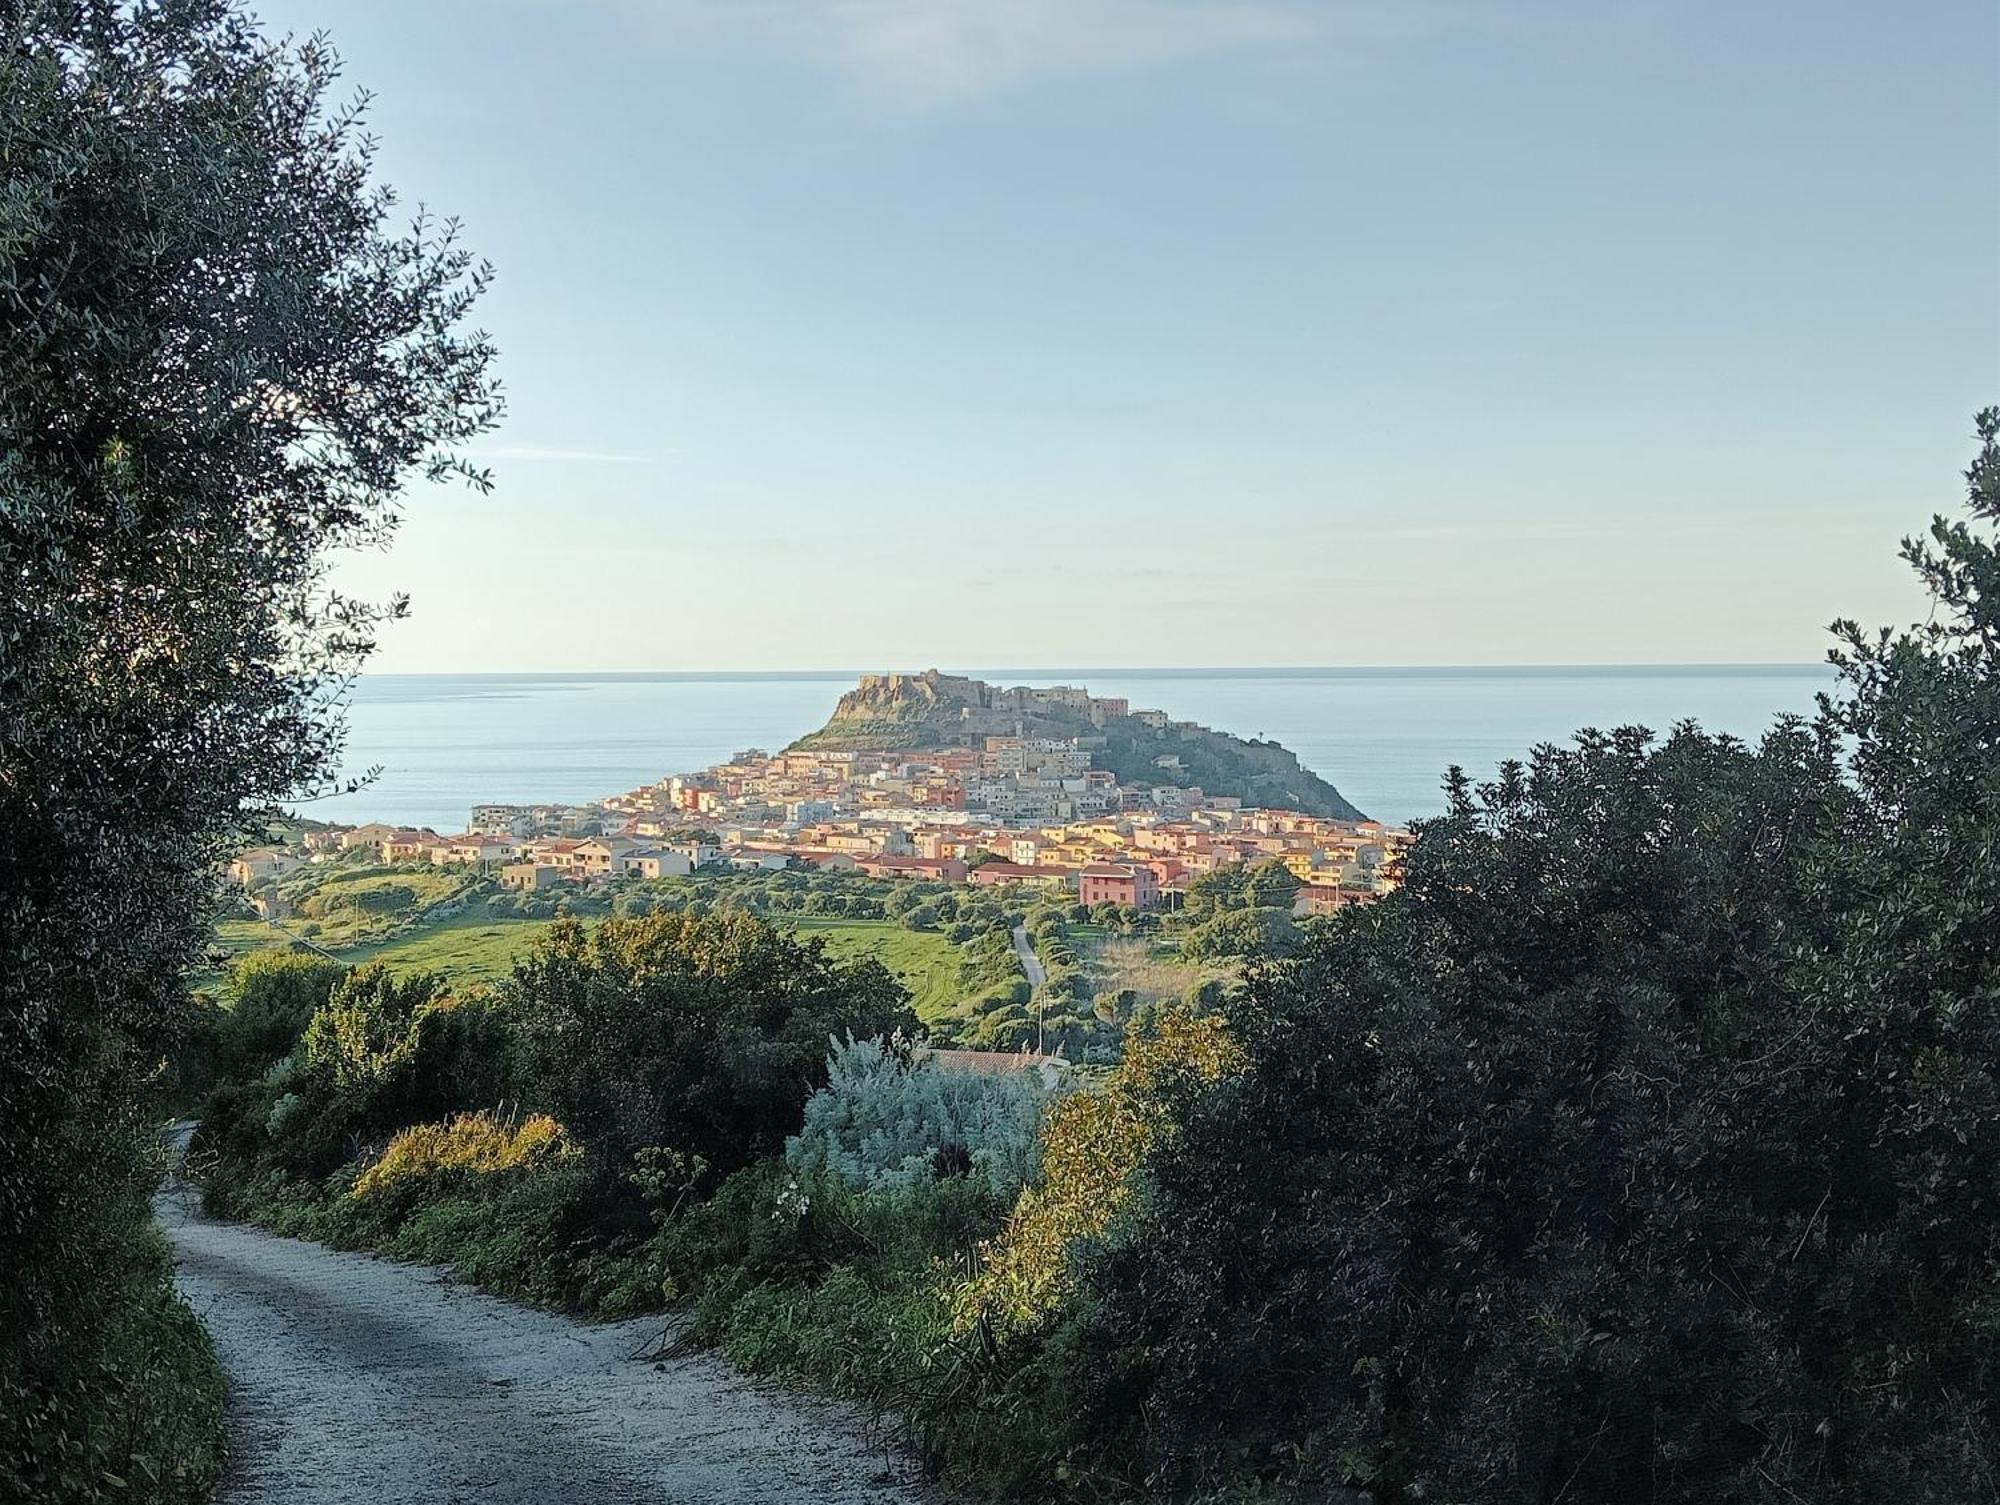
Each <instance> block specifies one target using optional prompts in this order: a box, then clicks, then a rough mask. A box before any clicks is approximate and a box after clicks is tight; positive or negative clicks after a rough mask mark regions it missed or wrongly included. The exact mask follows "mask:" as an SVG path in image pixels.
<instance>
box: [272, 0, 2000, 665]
mask: <svg viewBox="0 0 2000 1505" xmlns="http://www.w3.org/2000/svg"><path fill="white" fill-rule="evenodd" d="M254 8H255V9H257V10H258V11H259V13H260V14H262V15H263V16H264V18H265V19H266V21H267V23H268V24H269V25H270V26H271V27H272V28H274V29H276V30H280V31H285V30H289V31H295V32H298V33H305V32H310V31H313V30H318V29H323V30H325V31H327V32H328V33H329V34H330V35H331V37H332V38H333V40H334V42H335V43H336V45H337V46H338V47H339V48H340V50H341V51H342V53H343V55H344V56H345V58H346V73H345V78H344V84H345V85H346V86H351V87H353V88H365V89H367V90H369V91H370V92H371V93H372V94H373V95H374V103H373V106H372V109H371V112H370V116H369V119H370V122H371V125H372V129H373V130H374V132H375V134H376V135H377V136H378V137H379V138H380V142H381V150H380V159H379V160H380V166H381V170H382V175H383V177H384V178H385V179H386V180H387V181H389V182H391V183H393V184H394V185H395V186H396V187H397V189H398V191H399V193H400V194H401V195H402V196H403V199H404V201H405V202H406V203H407V204H408V205H410V206H414V205H415V204H416V203H418V202H422V203H424V204H426V205H428V206H430V207H431V208H433V209H435V210H437V211H439V212H441V213H445V214H450V215H455V216H457V217H458V218H460V219H461V220H462V221H463V223H464V230H465V237H466V240H467V242H468V243H469V244H470V245H472V246H473V247H474V248H475V249H477V250H478V251H480V252H481V253H482V254H484V255H485V256H487V257H488V258H490V259H491V261H492V262H493V263H494V265H495V267H496V268H497V273H498V278H497V281H496V284H495V286H494V288H493V290H492V292H491V294H490V295H489V297H488V298H487V299H486V301H485V302H484V304H483V305H482V307H481V310H480V322H481V323H482V324H483V325H484V326H485V327H486V328H487V329H488V330H489V331H490V332H491V334H492V335H493V337H494V339H495V341H496V342H497V344H498V346H499V348H500V351H501V359H500V367H499V374H500V376H501V378H502V380H503V381H504V383H505V386H506V389H507V393H508V403H509V416H508V419H507V422H506V424H505V426H504V428H503V429H502V430H501V431H500V432H498V433H496V434H495V435H493V436H491V437H490V438H489V439H488V440H486V441H484V442H482V443H481V444H480V445H479V446H478V447H477V448H476V450H475V458H478V459H481V460H483V461H484V462H485V463H487V464H488V465H489V466H490V468H491V470H492V472H493V475H494V478H495V482H496V485H495V489H494V491H493V493H492V494H491V495H489V496H484V497H482V496H479V495H477V494H473V493H470V492H467V491H464V490H462V489H461V490H454V489H450V488H437V487H428V486H422V485H418V486H416V487H413V489H412V491H411V492H410V494H409V496H408V498H407V513H406V518H405V521H404V524H403V526H402V527H401V529H400V530H399V532H398V533H397V535H396V538H395V542H394V544H393V546H392V547H390V548H389V549H388V550H386V551H384V552H371V553H367V554H362V555H358V556H355V557H353V558H350V559H348V560H346V561H344V562H343V564H342V566H341V568H340V572H339V583H340V585H341V586H342V587H343V588H345V589H348V590H351V591H356V592H360V593H363V594H367V595H371V596H381V595H384V594H387V593H389V592H392V591H397V590H402V591H407V592H408V593H409V594H410V595H411V597H412V600H413V612H412V616H411V617H410V619H409V620H407V621H406V622H403V623H400V624H397V625H396V626H395V627H394V628H393V629H392V630H391V632H390V633H389V635H388V636H387V638H386V639H385V642H384V646H383V648H382V650H381V652H380V653H379V655H378V657H377V659H376V661H375V665H374V667H375V668H376V669H377V670H378V671H388V672H396V671H401V672H418V671H426V672H475V671H482V670H647V669H659V670H681V669H739V668H740V669H780V668H791V669H806V668H828V669H831V668H866V667H874V666H881V667H903V668H916V667H923V666H926V665H930V664H939V665H943V666H946V667H953V666H968V665H980V664H1001V663H1004V664H1008V665H1013V666H1020V667H1034V666H1051V667H1054V666H1066V665H1075V664H1079V663H1086V664H1095V665H1129V666H1135V667H1136V666H1167V665H1174V666H1183V665H1184V666H1221V665H1253V664H1254V665H1306V664H1310V665H1347V664H1506V663H1621V662H1632V663H1683V662H1685V663H1699V662H1805V661H1811V660H1815V659H1818V658H1819V657H1821V656H1822V655H1823V653H1824V651H1825V647H1826V644H1827V638H1826V635H1825V631H1824V628H1825V624H1826V623H1827V622H1828V621H1829V620H1831V619H1832V618H1834V617H1835V616H1852V617H1855V618H1858V619H1860V620H1862V621H1866V622H1871V623H1874V622H1904V621H1908V620H1910V619H1911V618H1913V617H1915V616H1918V615H1920V614H1921V611H1922V604H1923V603H1922V601H1921V599H1920V598H1919V596H1918V595H1917V593H1916V591H1915V588H1914V586H1913V584H1912V583H1911V580H1910V577H1909V574H1908V571H1907V569H1906V568H1905V567H1904V566H1903V565H1902V564H1901V563H1899V562H1898V561H1897V559H1896V558H1895V549H1896V544H1897V540H1898V539H1899V538H1900V537H1901V536H1903V535H1904V534H1905V533H1907V532H1909V531H1910V530H1912V529H1913V528H1919V527H1921V526H1922V525H1923V524H1924V523H1925V522H1926V520H1927V519H1928V518H1929V516H1930V515H1931V514H1932V513H1933V512H1935V511H1938V510H1949V509H1951V508H1953V507H1955V506H1956V505H1957V503H1958V502H1959V500H1960V499H1961V497H1962V493H1963V486H1962V482H1961V480H1960V472H1961V471H1962V470H1963V468H1964V466H1965V464H1966V463H1967V462H1968V460H1969V458H1970V455H1971V443H1970V439H1969V435H1970V430H1971V415H1972V413H1973V411H1974V410H1975V409H1976V408H1978V407H1979V406H1982V405H1984V404H1986V403H1990V402H1994V401H2000V276H1996V270H2000V196H1996V195H1995V194H1994V193H1993V191H1992V189H1993V184H1994V183H1995V182H1996V181H2000V104H1996V101H2000V87H1996V85H2000V7H1995V6H1994V5H1992V4H1991V3H1990V0H1962V3H1959V0H1914V3H1911V4H1907V5H1898V6H1885V5H1880V4H1875V3H1856V0H1814V3H1809V4H1808V3H1793V0H1763V3H1758V4H1754V5H1743V4H1740V3H1733V0H1732V3H1721V0H1702V3H1667V0H1658V3H1613V0H1588V3H1585V0H1574V3H1557V0H1546V3H1544V0H1508V3H1502V0H983V3H975V0H561V3H558V0H263V3H261V4H256V5H255V6H254Z"/></svg>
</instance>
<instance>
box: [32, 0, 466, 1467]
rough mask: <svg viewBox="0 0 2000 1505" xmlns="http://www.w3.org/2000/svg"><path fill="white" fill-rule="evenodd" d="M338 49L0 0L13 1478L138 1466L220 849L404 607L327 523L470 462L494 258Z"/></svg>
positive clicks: (153, 11) (239, 24) (309, 753)
mask: <svg viewBox="0 0 2000 1505" xmlns="http://www.w3.org/2000/svg"><path fill="white" fill-rule="evenodd" d="M337 74H338V65H337V60H336V57H335V55H334V54H333V52H332V51H331V50H330V49H329V47H328V46H327V45H326V44H325V43H324V42H323V41H322V40H320V39H317V38H315V39H312V40H309V41H306V42H303V43H299V44H292V43H289V42H286V43H278V42H272V41H269V40H267V39H265V38H264V37H263V36H262V35H261V34H260V32H259V30H258V27H257V25H256V23H255V21H254V19H253V18H251V17H250V16H249V15H247V14H246V13H244V12H243V11H242V10H241V9H240V8H238V6H237V5H235V4H234V3H231V0H0V168H3V169H4V171H0V578H4V582H5V585H4V589H0V831H4V832H5V833H6V836H5V840H4V842H0V1103H4V1104H5V1105H6V1106H5V1112H4V1115H0V1248H4V1249H6V1250H7V1251H8V1278H7V1279H6V1280H5V1281H4V1282H0V1495H13V1494H18V1493H20V1492H25V1496H26V1497H33V1498H43V1499H49V1498H88V1497H91V1496H93V1495H94V1494H95V1493H97V1492H99V1491H100V1490H106V1489H112V1488H114V1487H125V1486H127V1485H129V1486H130V1487H134V1488H137V1487H138V1485H137V1484H134V1483H132V1481H131V1480H128V1479H126V1477H125V1475H124V1474H123V1473H121V1472H120V1469H121V1467H125V1466H128V1465H129V1459H128V1458H127V1457H126V1454H127V1453H130V1452H132V1451H134V1450H135V1449H141V1447H142V1444H143V1442H144V1437H143V1435H142V1434H144V1432H145V1427H146V1425H147V1424H150V1423H146V1424H140V1423H135V1422H134V1421H133V1418H134V1417H135V1416H139V1415H140V1413H141V1412H143V1411H150V1412H152V1413H159V1412H162V1411H163V1409H164V1408H165V1402H164V1401H163V1399H162V1397H160V1396H158V1395H151V1396H143V1397H133V1403H132V1404H131V1405H130V1406H129V1407H128V1410H129V1411H130V1414H127V1415H122V1416H112V1415H110V1414H108V1413H106V1411H105V1408H106V1407H107V1406H113V1405H114V1401H113V1400H112V1399H111V1397H113V1396H114V1395H115V1394H116V1393H118V1392H120V1391H123V1392H126V1393H128V1394H129V1392H131V1391H132V1390H133V1389H134V1388H135V1387H134V1386H133V1385H132V1384H131V1383H130V1374H129V1370H130V1363H129V1360H130V1355H129V1354H121V1352H120V1350H119V1348H118V1344H119V1342H120V1338H119V1331H120V1323H121V1321H123V1320H124V1318H125V1316H126V1315H127V1314H128V1313H127V1308H128V1306H129V1302H128V1301H127V1300H126V1297H125V1296H124V1295H123V1294H121V1292H120V1291H119V1290H116V1289H113V1288H112V1287H113V1285H115V1283H116V1282H117V1281H119V1280H121V1279H124V1278H125V1275H126V1274H129V1273H130V1271H131V1270H132V1263H131V1260H132V1254H131V1251H132V1250H133V1249H134V1248H135V1247H139V1246H142V1245H143V1244H144V1242H145V1240H146V1239H147V1238H148V1237H149V1235H147V1234H146V1232H145V1228H144V1211H143V1201H142V1198H141V1195H140V1194H141V1193H143V1191H144V1190H145V1189H146V1186H147V1184H148V1182H149V1181H150V1178H151V1177H150V1172H148V1171H147V1170H146V1169H145V1166H144V1160H143V1156H142V1147H143V1146H144V1145H145V1143H146V1142H147V1135H146V1134H145V1132H144V1124H143V1122H142V1104H143V1096H142V1090H141V1089H142V1087H143V1083H144V1080H145V1078H146V1077H147V1075H148V1073H149V1072H150V1071H151V1070H152V1069H153V1067H154V1064H155V1063H156V1062H157V1060H158V1058H159V1055H160V1050H161V1045H162V1041H163V1037H164V1033H165V1032H166V1031H167V1030H169V1029H170V1028H171V1027H172V1024H173V1022H174V1020H175V1019H176V1017H177V1013H178V1010H179V1008H180V1007H181V1003H182V1000H183V998H184V993H185V989H184V985H183V977H184V972H185V968H186V967H187V965H188V963H189V961H190V959H191V958H192V957H193V956H194V955H195V954H196V951H197V948H198V946H199V944H200V942H201V940H202V935H203V928H204V920H205V916H206V913H207V911H208V906H209V904H210V901H211V898H212V895H213V879H212V876H211V874H212V872H213V869H214V866H215V863H216V860H217V857H218V855H219V853H220V852H221V851H222V849H223V845H224V843H225V842H226V841H227V840H228V839H229V837H230V834H231V832H232V831H233V830H234V829H236V828H237V827H239V826H240V825H241V824H242V822H243V821H244V820H245V818H246V815H247V814H248V813H249V812H252V811H254V810H257V809H259V808H261V807H267V806H268V805H269V804H270V803H271V802H273V801H275V800H277V799H279V798H281V797H283V796H286V795H288V794H296V793H299V792H304V791H310V790H311V789H313V788H315V787H317V786H319V785H321V784H323V783H324V782H325V781H326V780H327V778H328V777H329V769H330V767H331V758H332V754H333V753H334V751H335V749H336V748H337V746H338V743H339V738H340V733H341V713H340V707H341V704H342V699H343V693H344V691H345V688H346V687H347V685H348V683H349V681H350V678H351V676H352V675H353V673H354V672H355V670H356V668H357V667H358V665H359V664H360V663H361V661H362V660H363V659H364V658H365V656H366V655H367V653H368V651H369V649H370V648H371V646H372V644H373V642H374V639H375V635H376V629H377V628H378V626H379V625H380V624H381V623H382V622H383V620H384V619H385V618H386V617H389V616H392V615H394V614H396V613H398V612H399V611H400V610H401V602H400V601H393V600H392V601H386V602H374V603H370V602H362V601H356V600H352V599H348V598H345V597H343V596H342V595H341V594H340V593H338V592H337V591H335V590H333V589H332V588H330V585H329V575H328V570H329V565H330V559H331V556H332V555H333V554H334V552H335V551H338V550H340V549H343V548H346V547H350V546H355V545H361V544H369V543H376V542H379V541H380V540H381V539H382V538H383V537H384V536H385V535H386V533H387V531H388V530H389V529H390V528H392V527H393V525H394V523H395V520H396V517H397V513H398V509H399V505H400V503H401V500H402V497H403V494H404V490H405V487H406V485H407V484H408V482H409V481H410V480H411V479H413V478H415V477H418V476H428V477H430V478H433V479H442V478H446V477H449V476H453V475H456V476H458V477H460V478H462V479H464V480H466V481H468V482H470V483H471V484H473V485H475V486H479V487H482V488H483V487H484V486H485V485H486V484H487V481H486V478H485V477H484V476H483V475H482V474H480V473H478V472H477V471H475V470H473V469H471V468H470V467H469V466H468V464H467V462H466V461H465V460H464V459H463V458H462V456H461V454H460V446H462V445H463V443H464V441H467V440H469V439H471V438H472V437H473V436H475V435H477V434H478V433H480V432H481V431H483V430H484V429H486V428H487V427H489V426H490V425H491V424H492V423H493V422H494V421H495V420H496V418H497V416H498V413H499V393H498V389H497V387H496V385H495V383H494V381H493V379H492V376H491V363H492V358H493V353H494V352H493V348H492V346H491V344H490V342H489V341H488V339H487V338H486V336H485V335H484V334H482V333H480V332H478V331H476V330H472V329H469V328H468V327H467V325H466V319H467V315H468V312H469V310H470V309H471V307H472V305H473V303H474V301H475V300H476V298H477V297H478V296H479V294H480V292H481V290H482V289H483V288H484V287H485V286H486V283H487V281H488V277H489V272H488V269H487V268H486V267H485V266H484V265H483V264H481V263H479V262H477V261H476V260H475V259H474V258H473V257H472V256H470V255H469V253H468V252H467V251H466V250H465V249H463V248H462V247H461V245H460V244H459V241H458V236H457V231H456V228H455V226H453V225H452V224H451V223H449V222H440V221H438V220H436V219H433V218H431V217H429V216H428V215H426V214H424V213H422V212H417V213H413V214H407V215H405V214H403V213H401V212H400V211H399V210H398V208H397V203H396V199H395V197H394V196H393V194H392V193H391V192H390V191H389V190H388V189H387V188H385V187H382V186H380V185H379V184H378V183H377V182H376V180H375V178H374V176H373V172H372V162H371V153H372V144H371V142H370V141H369V139H368V138H367V137H366V136H365V135H363V134H362V131H361V105H360V104H358V103H357V104H354V105H340V104H336V103H334V102H333V98H332V96H333V90H334V86H335V84H336V81H337ZM121 1272H125V1273H121ZM130 1283H131V1284H132V1287H133V1289H135V1290H140V1289H146V1290H151V1291H153V1292H154V1293H155V1294H157V1293H158V1292H159V1291H161V1290H162V1289H163V1287H162V1285H161V1282H160V1279H159V1275H158V1260H157V1259H155V1260H154V1261H153V1262H152V1265H151V1266H150V1267H149V1268H148V1270H147V1271H145V1272H142V1273H141V1274H139V1275H133V1276H132V1277H131V1282H130ZM134 1299H138V1298H134ZM121 1372H122V1375H123V1377H122V1378H121ZM134 1435H139V1437H140V1440H139V1441H137V1442H135V1441H133V1440H132V1438H133V1436H134ZM114 1439H123V1440H114ZM121 1449H123V1450H124V1451H123V1452H121V1451H120V1450H121ZM142 1461H144V1462H145V1464H146V1467H147V1468H149V1469H157V1468H160V1467H162V1466H163V1465H161V1463H160V1461H159V1458H158V1456H157V1455H155V1454H143V1458H142ZM106 1479H111V1480H122V1481H124V1484H123V1485H116V1486H114V1485H113V1484H107V1483H105V1482H104V1481H105V1480H106ZM180 1487H181V1485H177V1484H172V1482H171V1481H169V1482H168V1483H164V1484H160V1485H159V1486H158V1487H157V1488H156V1489H155V1490H154V1492H153V1496H152V1497H170V1496H171V1494H172V1493H173V1490H174V1489H176V1488H180ZM186 1487H188V1488H192V1487H194V1486H193V1485H191V1484H189V1485H187V1486H186Z"/></svg>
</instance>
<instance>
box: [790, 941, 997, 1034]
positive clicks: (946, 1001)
mask: <svg viewBox="0 0 2000 1505" xmlns="http://www.w3.org/2000/svg"><path fill="white" fill-rule="evenodd" d="M772 918H773V923H775V924H777V925H778V926H780V927H781V928H785V929H790V930H793V931H795V932H796V933H797V934H798V936H799V938H800V939H801V940H809V939H818V940H823V941H825V942H826V949H827V952H828V953H829V954H830V955H833V956H838V957H856V956H870V957H873V958H874V959H875V960H876V961H878V962H880V963H881V964H882V965H883V966H885V967H887V968H888V969H889V970H890V971H891V972H893V973H894V974H895V975H896V978H897V980H898V981H899V982H901V983H902V985H903V986H904V987H906V988H908V989H909V990H910V1002H911V1006H912V1007H914V1008H915V1009H916V1011H917V1017H918V1018H919V1019H922V1020H923V1021H924V1022H925V1023H926V1024H928V1023H930V1022H931V1021H932V1020H933V1019H936V1018H937V1017H938V1016H939V1015H941V1014H943V1013H944V1012H945V1011H946V1010H947V1009H949V1008H950V1007H951V1006H952V1005H953V1004H955V1003H957V1002H958V1001H959V998H960V996H961V995H962V994H963V993H964V992H965V988H964V986H963V985H962V984H961V983H960V981H959V967H960V965H961V963H962V962H963V961H964V957H963V954H962V953H961V952H960V951H959V949H958V947H956V946H954V945H953V944H952V943H951V942H950V941H948V940H946V939H945V938H944V937H943V936H942V935H939V934H938V933H937V932H936V931H930V930H905V929H904V928H903V927H902V926H901V925H899V924H897V923H896V922H895V921H893V920H848V919H834V918H830V917H827V916H824V915H799V916H796V917H794V916H790V915H786V916H782V917H780V916H773V917H772Z"/></svg>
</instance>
